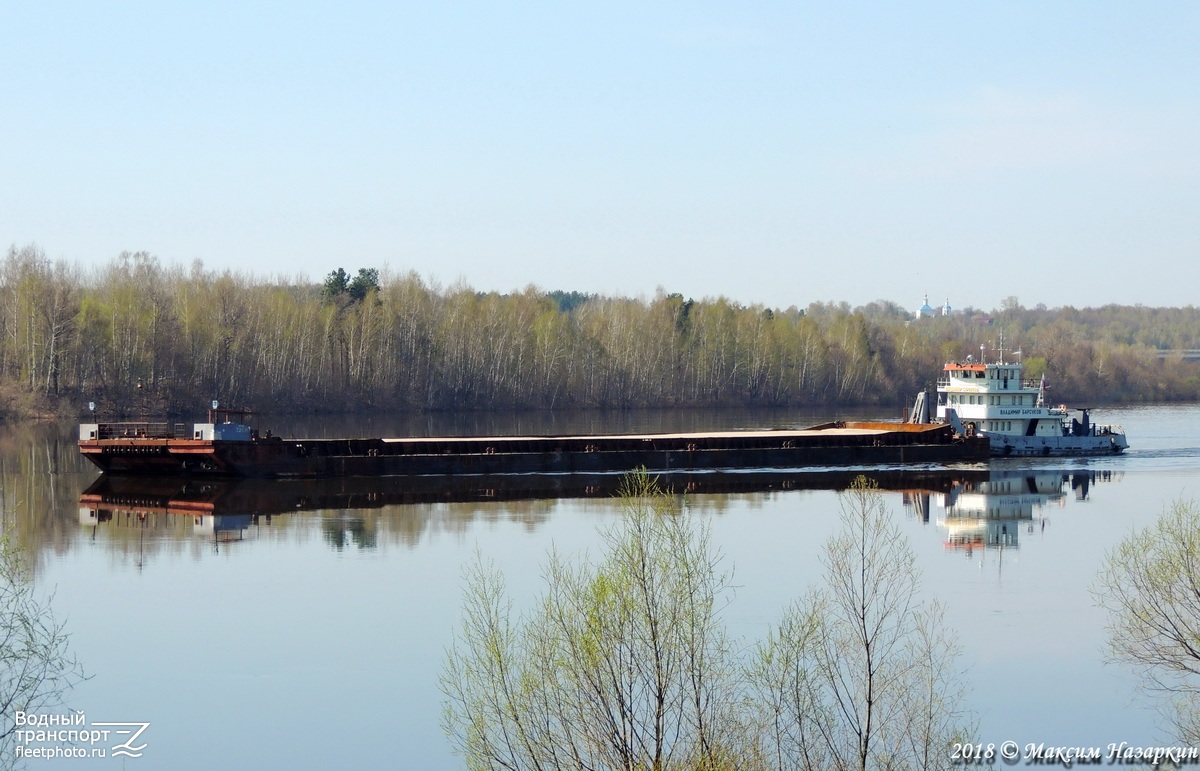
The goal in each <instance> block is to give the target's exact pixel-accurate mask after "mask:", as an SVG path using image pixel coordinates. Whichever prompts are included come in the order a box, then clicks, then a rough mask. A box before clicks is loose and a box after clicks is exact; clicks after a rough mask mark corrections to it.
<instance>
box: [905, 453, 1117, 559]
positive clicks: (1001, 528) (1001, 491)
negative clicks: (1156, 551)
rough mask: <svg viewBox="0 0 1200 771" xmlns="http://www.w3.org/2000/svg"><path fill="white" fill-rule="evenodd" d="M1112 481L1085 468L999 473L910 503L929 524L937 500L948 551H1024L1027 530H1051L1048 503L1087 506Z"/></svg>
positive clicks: (1103, 473)
mask: <svg viewBox="0 0 1200 771" xmlns="http://www.w3.org/2000/svg"><path fill="white" fill-rule="evenodd" d="M1111 478H1112V472H1111V471H1094V470H1083V469H1078V470H1077V469H1072V470H1062V469H1054V470H1049V469H1047V470H1011V471H1009V470H993V471H992V472H991V473H989V474H988V476H987V478H986V479H964V480H962V481H960V482H958V483H956V484H955V485H954V486H953V487H952V488H951V489H950V490H949V491H948V492H945V493H933V494H932V495H928V494H926V495H922V496H906V499H905V504H906V505H908V506H910V507H912V508H913V509H914V510H915V511H916V513H917V515H918V516H919V517H920V518H921V519H922V521H924V522H928V521H929V520H930V518H931V506H930V504H931V501H932V502H936V503H937V505H938V506H939V507H940V508H941V510H942V511H941V514H940V516H938V517H937V523H938V525H940V526H941V527H943V528H945V529H946V548H947V549H952V550H961V551H963V552H964V553H965V554H966V555H967V556H971V555H972V554H973V553H974V551H975V550H976V549H1016V548H1018V547H1019V546H1020V531H1021V530H1022V529H1024V530H1025V532H1026V533H1032V532H1034V530H1035V529H1044V528H1045V526H1046V521H1047V519H1046V517H1045V516H1044V515H1042V514H1041V513H1040V511H1041V510H1042V509H1044V508H1045V507H1046V505H1047V504H1049V503H1052V502H1056V503H1059V504H1060V505H1061V504H1062V503H1065V501H1066V497H1067V495H1068V492H1069V491H1070V492H1073V493H1074V496H1075V500H1076V501H1086V500H1087V499H1088V496H1089V494H1090V491H1091V487H1092V486H1093V485H1094V484H1095V483H1096V482H1097V481H1107V480H1109V479H1111ZM1035 511H1036V512H1037V513H1036V514H1035Z"/></svg>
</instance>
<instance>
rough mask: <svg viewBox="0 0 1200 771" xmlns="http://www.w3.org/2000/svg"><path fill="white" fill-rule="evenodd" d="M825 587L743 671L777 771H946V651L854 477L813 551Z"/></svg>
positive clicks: (949, 684)
mask: <svg viewBox="0 0 1200 771" xmlns="http://www.w3.org/2000/svg"><path fill="white" fill-rule="evenodd" d="M822 562H823V564H824V566H825V576H826V581H825V587H824V588H823V589H819V590H816V591H814V592H812V593H810V594H809V595H807V596H806V597H804V598H802V599H801V600H800V601H799V602H797V603H796V604H795V605H794V606H793V607H792V608H791V610H789V611H788V612H787V613H786V614H785V616H784V620H783V621H782V622H781V624H780V625H779V628H778V630H776V631H774V632H772V633H771V634H770V635H769V636H768V638H767V640H766V641H765V642H764V643H763V644H762V645H761V646H760V647H759V650H758V656H757V658H756V660H755V662H754V664H753V665H752V668H751V670H750V678H751V680H752V682H753V683H754V686H755V692H756V695H757V698H756V701H755V703H756V704H758V705H759V709H760V712H761V715H762V717H761V719H760V732H761V733H760V736H761V741H762V745H763V753H764V755H765V757H766V758H767V759H768V763H769V766H770V767H771V768H777V769H839V770H844V771H849V770H850V769H859V771H866V769H937V768H949V767H951V766H952V765H953V764H952V762H951V753H950V745H951V743H952V742H954V741H956V740H959V741H961V740H964V739H968V738H969V736H970V734H969V732H970V730H971V729H972V727H973V726H972V724H973V717H972V716H971V715H970V714H969V712H968V711H967V710H966V709H965V708H964V707H963V697H964V696H965V693H964V688H963V685H962V683H963V680H962V678H961V677H960V673H959V672H958V670H957V658H958V652H959V648H958V644H957V642H956V641H955V640H954V636H953V635H952V634H951V632H950V631H949V630H948V629H947V628H946V626H945V624H944V623H943V619H942V611H941V609H940V607H939V606H937V605H936V604H934V605H929V606H926V605H924V604H923V603H922V602H921V601H920V598H919V589H920V571H919V569H918V568H917V566H916V558H915V556H914V554H913V552H912V549H911V548H910V547H909V546H908V542H907V539H906V538H905V536H904V534H903V533H902V532H900V530H899V528H897V527H896V525H895V524H894V523H893V521H892V519H891V518H890V517H889V515H888V511H887V507H886V505H885V503H884V501H883V497H882V495H881V494H880V493H879V491H878V490H877V489H876V488H875V486H874V485H873V484H872V483H870V482H868V481H867V480H866V479H865V478H863V477H859V479H858V480H857V481H856V482H855V484H854V485H853V486H852V487H851V488H850V489H849V490H847V491H846V492H845V493H844V494H843V497H842V529H841V531H840V532H839V533H837V534H836V535H835V536H833V537H832V538H831V539H830V540H829V542H828V543H827V544H826V545H825V550H824V555H823V558H822Z"/></svg>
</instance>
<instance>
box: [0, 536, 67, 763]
mask: <svg viewBox="0 0 1200 771" xmlns="http://www.w3.org/2000/svg"><path fill="white" fill-rule="evenodd" d="M68 643H69V637H68V635H67V633H66V631H65V628H64V626H63V623H62V622H61V621H59V620H58V619H56V618H55V617H54V614H53V612H52V609H51V607H50V603H49V601H48V600H46V599H44V598H39V597H38V596H37V594H36V593H35V591H34V587H33V579H32V577H31V576H30V574H29V567H28V565H27V564H26V562H25V555H24V554H23V552H22V551H21V550H20V549H19V548H17V546H16V545H15V544H13V543H12V541H11V540H10V538H9V534H8V533H7V532H5V533H3V534H2V535H0V758H5V759H7V758H10V757H11V756H12V753H11V749H12V742H13V739H14V738H15V737H14V735H13V732H14V731H16V730H17V725H16V715H17V712H28V713H37V712H39V711H40V710H45V709H53V708H55V707H57V706H58V705H59V704H60V703H61V702H62V699H63V697H64V695H65V694H66V692H67V691H68V690H70V689H71V688H72V687H73V686H74V685H75V684H76V683H77V682H79V681H80V680H82V679H83V668H82V666H81V665H80V664H79V662H78V660H76V658H75V656H74V655H73V654H72V653H71V651H70V648H69V644H68Z"/></svg>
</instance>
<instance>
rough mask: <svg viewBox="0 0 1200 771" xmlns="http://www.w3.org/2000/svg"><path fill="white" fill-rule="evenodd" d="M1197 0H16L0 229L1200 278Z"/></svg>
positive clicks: (297, 252) (795, 267) (681, 269)
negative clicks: (884, 0) (816, 0)
mask: <svg viewBox="0 0 1200 771" xmlns="http://www.w3.org/2000/svg"><path fill="white" fill-rule="evenodd" d="M1197 41H1200V4H1198V3H1195V2H1155V3H1132V2H1050V3H1041V2H1003V3H1000V2H994V3H984V2H944V3H926V2H907V3H852V2H851V3H846V2H839V3H826V2H822V3H807V2H805V3H798V2H753V1H751V2H740V3H736V4H735V3H728V2H723V3H705V2H686V3H645V2H636V3H630V2H624V0H611V1H610V2H605V3H595V4H592V3H565V2H564V3H522V4H517V3H479V4H467V3H436V2H422V3H416V2H411V3H383V2H380V3H364V2H354V1H353V0H350V1H349V2H346V1H345V0H340V1H339V2H336V3H333V2H330V3H304V2H287V3H282V2H280V3H275V2H252V3H227V2H214V1H211V0H210V1H206V2H204V3H184V2H145V3H138V2H114V3H96V2H79V3H63V2H54V1H53V0H50V1H48V2H10V1H9V0H0V111H2V112H0V115H2V119H0V179H2V180H3V184H2V185H0V246H3V247H7V246H8V245H9V244H17V245H18V246H20V245H23V244H26V243H30V242H35V243H37V244H39V245H40V246H41V247H42V248H44V249H45V250H46V252H47V254H48V255H49V256H50V257H52V258H56V259H58V258H61V259H65V260H68V261H73V262H78V263H79V264H81V265H84V266H88V265H95V264H99V263H103V262H105V261H107V260H109V259H110V258H112V257H113V256H115V255H116V254H118V253H119V252H121V251H123V250H132V251H136V250H145V251H149V252H152V253H154V254H156V255H158V257H159V258H160V259H161V260H163V261H164V262H167V263H180V264H184V265H189V264H191V263H192V261H193V260H196V259H200V260H202V261H203V262H204V264H205V266H206V267H208V268H215V269H225V268H231V269H235V270H241V271H247V272H251V273H253V274H254V275H257V276H260V277H268V276H280V275H282V276H289V277H295V276H299V275H305V276H308V277H310V278H312V279H320V278H322V277H323V276H324V275H325V274H327V273H328V272H329V271H330V270H332V269H333V268H336V267H339V266H341V267H345V268H347V269H349V270H351V271H353V270H355V269H357V268H359V267H365V266H376V267H383V266H385V265H386V266H388V267H390V268H391V269H392V270H393V271H408V270H415V271H417V272H418V273H420V274H421V275H422V276H424V277H425V278H427V279H431V280H435V281H437V282H440V283H441V284H443V285H449V284H452V283H454V282H455V281H458V280H459V279H461V280H463V281H465V282H466V283H467V284H469V285H471V286H473V287H475V288H477V289H483V290H492V289H495V290H499V291H509V290H513V289H520V288H523V287H525V286H527V285H529V284H535V285H537V286H540V287H542V288H544V289H564V290H579V291H583V292H599V293H605V294H610V293H619V294H629V295H646V296H651V295H653V294H654V292H655V290H656V287H658V286H662V287H664V288H665V289H666V290H667V291H676V292H681V293H683V294H684V295H689V296H693V297H696V298H697V299H699V298H701V297H706V296H716V295H725V296H726V297H729V298H731V299H733V300H736V301H738V302H742V303H745V304H751V303H763V304H766V305H770V306H779V307H786V306H788V305H793V304H795V305H799V306H804V305H807V304H808V303H809V302H812V301H814V300H838V301H841V300H845V301H847V302H850V303H851V304H854V305H858V304H862V303H866V302H870V301H872V300H876V299H888V300H894V301H896V302H899V303H901V304H902V305H905V306H906V307H909V308H915V307H916V306H918V305H920V302H921V299H922V295H923V294H924V293H925V292H928V293H929V296H930V301H931V303H933V304H935V305H940V304H941V303H942V302H944V301H945V299H946V298H947V297H949V299H950V302H951V304H953V305H955V306H956V307H961V306H965V305H972V306H975V307H978V308H983V309H990V308H994V307H997V306H998V305H1000V303H1001V302H1002V301H1003V299H1004V298H1005V297H1008V296H1012V295H1015V296H1017V297H1018V298H1019V299H1020V301H1021V302H1022V303H1023V304H1025V305H1027V306H1032V305H1036V304H1038V303H1045V304H1046V305H1049V306H1051V307H1055V306H1061V305H1068V304H1069V305H1075V306H1086V305H1100V304H1105V303H1110V302H1116V303H1126V304H1133V303H1142V304H1146V305H1189V304H1197V291H1196V277H1197V275H1198V274H1200V268H1197V262H1198V259H1197V258H1198V257H1200V43H1198V42H1197Z"/></svg>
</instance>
